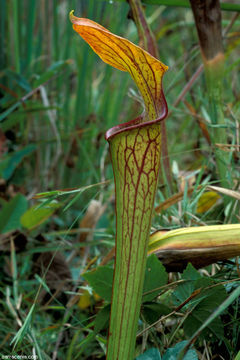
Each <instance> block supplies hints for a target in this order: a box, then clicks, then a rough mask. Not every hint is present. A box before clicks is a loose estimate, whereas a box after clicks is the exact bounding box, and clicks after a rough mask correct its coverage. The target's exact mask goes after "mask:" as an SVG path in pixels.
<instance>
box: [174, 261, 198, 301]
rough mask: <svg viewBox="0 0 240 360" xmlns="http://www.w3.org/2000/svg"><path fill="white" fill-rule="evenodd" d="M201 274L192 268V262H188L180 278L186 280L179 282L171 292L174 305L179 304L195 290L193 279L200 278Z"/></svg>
mask: <svg viewBox="0 0 240 360" xmlns="http://www.w3.org/2000/svg"><path fill="white" fill-rule="evenodd" d="M200 278H201V275H200V274H199V272H198V271H197V270H196V269H194V267H193V266H192V264H188V266H187V268H186V269H185V270H184V271H183V274H182V279H184V280H186V281H184V282H183V283H181V284H179V285H178V286H177V288H176V289H175V291H174V292H173V295H172V296H173V301H174V303H175V304H176V305H180V304H181V303H183V302H184V301H185V300H186V299H188V298H189V297H190V296H191V295H192V293H193V291H194V290H195V281H196V280H198V279H200Z"/></svg>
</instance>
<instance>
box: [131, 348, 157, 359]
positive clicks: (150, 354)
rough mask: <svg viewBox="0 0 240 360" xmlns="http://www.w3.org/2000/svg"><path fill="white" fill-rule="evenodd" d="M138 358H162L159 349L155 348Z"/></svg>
mask: <svg viewBox="0 0 240 360" xmlns="http://www.w3.org/2000/svg"><path fill="white" fill-rule="evenodd" d="M136 360H161V355H160V353H159V350H158V349H155V348H153V349H149V350H147V351H145V352H144V353H143V354H142V355H139V356H138V357H137V358H136Z"/></svg>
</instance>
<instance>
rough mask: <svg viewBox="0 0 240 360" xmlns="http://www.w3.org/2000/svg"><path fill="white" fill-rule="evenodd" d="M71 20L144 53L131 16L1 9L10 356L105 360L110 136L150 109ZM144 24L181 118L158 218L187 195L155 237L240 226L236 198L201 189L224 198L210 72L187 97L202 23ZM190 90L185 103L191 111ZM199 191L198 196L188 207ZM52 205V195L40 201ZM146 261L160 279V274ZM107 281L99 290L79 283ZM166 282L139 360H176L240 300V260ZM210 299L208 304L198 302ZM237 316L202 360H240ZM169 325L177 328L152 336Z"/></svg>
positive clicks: (230, 68) (145, 312)
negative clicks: (237, 295) (218, 188)
mask: <svg viewBox="0 0 240 360" xmlns="http://www.w3.org/2000/svg"><path fill="white" fill-rule="evenodd" d="M72 9H75V14H76V15H77V16H81V17H88V18H90V19H92V20H94V21H96V22H99V23H100V24H102V25H103V26H105V27H106V28H108V29H109V30H111V31H112V32H114V33H116V34H119V35H121V36H124V37H126V38H128V39H129V40H131V41H133V42H135V43H138V36H137V30H136V27H135V24H134V23H133V21H132V20H130V19H129V18H128V13H129V5H128V4H127V3H126V2H118V1H100V0H71V1H66V0H61V1H57V0H53V1H46V0H38V1H37V0H31V1H29V0H10V1H6V0H5V1H4V0H2V1H1V9H0V17H1V31H0V33H1V35H0V36H1V37H0V43H1V44H0V46H1V53H0V56H1V72H0V77H1V78H0V91H1V99H0V107H1V114H0V124H1V127H0V153H1V163H0V177H1V179H0V206H1V210H0V211H1V213H0V234H1V235H0V250H1V255H0V256H1V273H0V291H1V300H0V319H1V321H0V353H1V354H2V355H10V354H23V355H30V354H33V355H34V354H37V355H38V358H39V359H101V358H102V359H103V358H104V351H105V348H106V338H107V321H108V315H109V305H108V304H109V301H110V296H109V294H110V293H111V288H110V284H111V276H112V270H111V269H112V265H113V259H112V256H108V255H107V254H108V252H109V251H110V250H111V249H112V248H113V246H114V233H115V223H114V183H113V175H112V170H111V164H110V159H109V154H108V146H107V145H106V141H105V139H104V134H105V131H106V130H107V129H109V128H110V127H111V126H113V125H116V123H118V122H123V121H126V120H128V119H129V120H130V119H131V118H133V117H135V116H136V114H140V113H141V104H140V102H139V96H138V93H137V91H136V88H135V87H134V84H133V82H132V81H131V79H130V77H129V76H128V74H126V73H123V72H120V71H117V70H115V69H112V68H111V67H110V66H107V65H105V64H104V63H102V62H101V60H100V59H99V58H98V57H97V56H96V55H95V54H94V53H93V52H92V51H90V50H89V47H88V45H86V44H85V43H84V42H83V41H82V40H81V39H80V37H78V36H77V35H76V34H75V33H74V32H73V30H72V26H71V23H70V21H69V19H68V14H69V12H70V10H72ZM146 14H147V19H148V23H149V25H150V26H151V28H152V30H153V32H154V34H155V36H156V39H157V43H158V46H159V53H160V59H161V61H162V62H164V63H165V64H166V65H168V66H169V71H168V73H167V74H166V75H165V77H164V89H165V95H166V98H167V102H168V106H169V113H170V114H169V118H168V119H167V121H166V126H167V132H168V145H169V156H170V162H171V167H172V173H173V187H172V189H170V187H169V186H168V184H167V183H166V182H165V181H164V179H161V181H160V183H159V190H158V194H157V198H156V206H158V205H159V204H160V203H161V202H163V201H165V200H166V199H167V198H168V197H169V196H171V195H172V194H173V193H176V192H178V191H183V197H182V200H181V201H180V202H178V203H177V204H173V205H172V206H171V207H169V208H167V209H166V210H165V211H164V212H163V213H160V214H157V213H156V214H155V217H154V219H153V230H155V229H160V228H164V229H174V228H178V227H184V226H195V225H198V226H200V225H205V224H208V225H210V224H229V223H238V222H239V219H240V213H239V204H238V202H237V200H236V199H235V198H229V197H228V198H227V200H226V199H224V198H223V197H222V195H219V194H217V193H214V192H211V193H209V192H208V193H205V194H204V195H202V194H203V191H202V190H201V189H199V188H198V185H199V184H203V185H204V186H205V185H208V184H215V185H219V180H221V179H219V175H218V173H217V171H216V164H215V158H214V153H213V148H212V144H211V141H210V140H209V127H210V125H209V123H210V120H209V119H210V113H209V98H208V93H207V87H206V81H205V77H204V74H203V73H202V72H201V71H199V75H198V76H197V78H196V81H195V82H194V83H193V84H192V86H190V85H191V77H192V75H193V74H194V73H195V72H196V71H197V69H199V66H200V65H201V56H200V50H199V45H198V38H197V32H196V29H195V23H194V19H193V15H192V12H191V10H190V9H189V8H175V7H166V6H163V5H149V4H148V5H146ZM236 14H238V13H235V12H226V11H224V12H222V16H223V19H222V24H223V32H224V49H225V55H226V66H225V77H224V94H223V104H222V108H223V111H224V117H225V124H226V125H224V126H223V127H224V129H225V131H226V134H227V140H228V144H225V145H227V146H225V150H226V152H227V154H229V164H230V165H229V168H228V171H229V173H230V174H231V177H232V179H233V189H234V190H236V191H237V190H238V189H239V169H240V167H239V164H240V158H239V103H240V96H239V94H240V84H239V42H240V40H239V39H240V36H239V34H240V20H239V18H237V16H236ZM185 86H188V91H187V92H186V95H185V96H184V97H183V96H180V94H181V92H182V90H183V89H184V87H185ZM179 96H180V98H179ZM192 186H193V188H194V191H193V192H192V193H189V192H188V189H189V188H190V187H192ZM56 190H60V191H56ZM42 192H47V194H44V195H43V196H40V197H39V198H38V199H33V196H34V195H35V194H37V193H42ZM149 261H150V263H149V266H152V267H153V268H154V266H155V265H154V264H155V260H154V259H153V258H152V259H150V260H149ZM151 261H152V263H151ZM106 264H107V266H106V267H104V268H98V266H99V265H106ZM96 267H97V268H98V275H97V276H92V278H91V275H89V274H88V275H86V276H85V278H83V277H82V274H83V273H84V272H86V270H90V269H95V268H96ZM99 269H100V270H99ZM101 269H104V270H101ZM154 269H155V268H154ZM91 274H92V273H91ZM157 274H160V275H161V276H160V275H159V277H161V278H162V279H163V280H161V281H162V283H152V280H151V279H152V278H153V277H151V279H150V280H146V281H147V283H146V284H147V285H146V288H145V290H146V291H150V292H152V290H153V289H155V288H159V287H160V288H161V289H159V290H158V291H157V293H156V292H153V295H154V296H147V297H145V300H144V298H143V307H142V317H141V321H140V322H139V332H141V335H140V336H139V337H138V342H137V354H136V355H139V354H141V353H142V352H144V351H145V350H147V349H151V348H152V347H154V348H155V349H157V348H158V349H159V350H160V353H161V355H163V354H165V355H164V357H163V358H164V359H165V360H166V359H170V356H171V351H172V350H170V348H174V346H176V344H177V343H181V342H182V341H184V340H186V339H188V338H189V337H191V336H192V335H193V333H194V331H197V329H199V327H200V326H201V325H202V324H203V323H204V321H206V319H207V318H208V317H209V315H210V314H211V313H212V312H213V311H214V310H215V309H216V308H217V307H218V306H221V304H223V303H224V300H225V299H226V298H227V296H228V294H230V292H231V291H232V290H233V289H234V288H236V287H237V284H238V282H237V280H238V279H239V275H240V274H239V260H238V258H236V259H232V260H229V261H226V262H224V263H218V264H214V265H212V266H209V267H207V268H205V269H202V270H201V271H199V272H197V271H196V270H195V269H194V268H193V267H192V266H191V265H189V266H188V268H187V269H186V270H185V272H184V273H183V274H180V273H170V274H168V276H167V274H166V273H165V270H164V269H163V268H162V267H161V265H159V263H158V264H157V265H156V275H155V277H157ZM106 279H107V280H106ZM86 280H88V281H89V283H87V282H86ZM182 280H185V282H181V281H182ZM96 283H97V284H96ZM199 289H204V291H203V292H201V291H199V293H196V296H197V295H198V297H196V298H195V297H192V294H193V293H194V292H195V291H198V290H199ZM79 295H81V296H80V300H79ZM185 302H186V304H184V303H185ZM179 305H182V306H180V308H179ZM227 305H229V304H227ZM227 305H224V306H223V307H224V311H223V312H222V314H221V317H217V318H215V320H214V321H213V322H212V323H211V325H210V326H207V327H206V328H205V330H204V332H203V333H202V335H201V336H199V337H198V339H197V341H196V343H195V352H194V355H193V354H192V357H191V359H194V357H193V356H195V357H196V356H197V357H196V358H199V359H206V360H207V359H234V357H235V356H237V352H238V350H239V345H240V335H239V301H238V300H237V301H234V302H232V303H230V305H229V306H227ZM100 309H102V310H101V311H100ZM96 314H98V315H97V317H96ZM162 315H164V316H165V317H166V318H164V319H162V321H161V322H158V323H157V324H156V325H155V326H153V327H151V328H150V329H147V331H144V332H143V330H144V329H145V328H147V327H148V326H149V325H150V324H152V323H154V322H155V321H157V320H158V319H159V317H160V316H162ZM94 326H95V327H94ZM181 344H182V343H181ZM167 349H168V350H167ZM166 350H167V352H166ZM143 356H144V355H143ZM156 356H157V355H156ZM153 358H154V357H153ZM139 359H140V358H139ZM141 359H143V360H144V358H141ZM156 359H157V357H156Z"/></svg>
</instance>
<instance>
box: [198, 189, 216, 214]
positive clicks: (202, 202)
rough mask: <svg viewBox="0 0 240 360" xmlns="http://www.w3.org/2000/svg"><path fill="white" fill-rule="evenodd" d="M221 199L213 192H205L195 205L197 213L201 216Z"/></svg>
mask: <svg viewBox="0 0 240 360" xmlns="http://www.w3.org/2000/svg"><path fill="white" fill-rule="evenodd" d="M220 198H221V196H220V195H218V194H217V193H216V192H215V191H207V192H205V193H204V194H202V195H201V197H200V199H199V200H198V204H197V213H198V214H202V213H205V212H207V211H208V210H209V209H211V207H213V206H214V205H215V204H216V203H217V201H218V200H219V199H220Z"/></svg>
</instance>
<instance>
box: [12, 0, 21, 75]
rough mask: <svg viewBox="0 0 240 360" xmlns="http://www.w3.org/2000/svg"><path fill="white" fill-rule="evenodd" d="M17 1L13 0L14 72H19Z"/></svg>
mask: <svg viewBox="0 0 240 360" xmlns="http://www.w3.org/2000/svg"><path fill="white" fill-rule="evenodd" d="M18 5H19V2H18V0H14V1H13V32H14V58H15V67H16V72H17V73H18V74H20V70H21V69H20V48H19V46H20V41H19V17H18V16H19V7H18Z"/></svg>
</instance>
